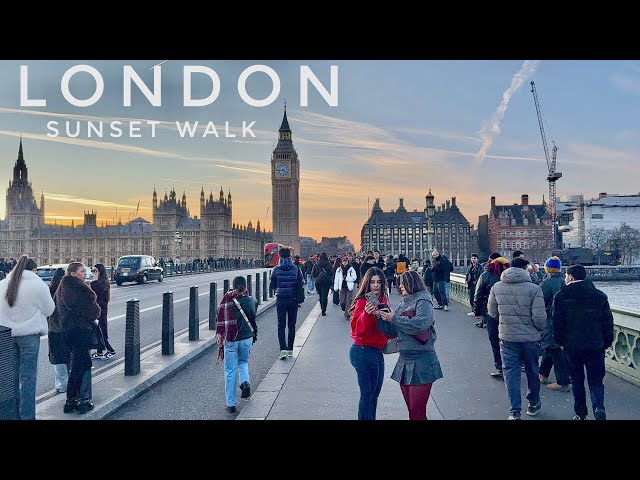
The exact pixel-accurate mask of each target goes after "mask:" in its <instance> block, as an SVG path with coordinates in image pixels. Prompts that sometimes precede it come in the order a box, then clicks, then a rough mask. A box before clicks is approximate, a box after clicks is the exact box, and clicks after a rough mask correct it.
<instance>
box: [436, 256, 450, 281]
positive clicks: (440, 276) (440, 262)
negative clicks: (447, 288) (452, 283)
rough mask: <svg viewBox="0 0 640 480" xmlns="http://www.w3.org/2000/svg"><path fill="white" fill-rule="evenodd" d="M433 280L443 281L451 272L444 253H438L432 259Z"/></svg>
mask: <svg viewBox="0 0 640 480" xmlns="http://www.w3.org/2000/svg"><path fill="white" fill-rule="evenodd" d="M432 265H433V269H432V272H433V281H434V282H445V281H446V280H447V278H448V277H449V274H450V272H451V270H450V268H451V262H449V259H448V258H447V257H445V256H444V255H439V256H438V257H436V258H435V259H434V260H433V263H432Z"/></svg>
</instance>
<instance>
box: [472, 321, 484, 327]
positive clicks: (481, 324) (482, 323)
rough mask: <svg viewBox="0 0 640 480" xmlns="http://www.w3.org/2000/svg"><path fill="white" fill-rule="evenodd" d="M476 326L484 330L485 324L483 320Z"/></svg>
mask: <svg viewBox="0 0 640 480" xmlns="http://www.w3.org/2000/svg"><path fill="white" fill-rule="evenodd" d="M474 325H475V326H476V327H478V328H484V322H483V321H482V320H478V321H477V322H476V323H474Z"/></svg>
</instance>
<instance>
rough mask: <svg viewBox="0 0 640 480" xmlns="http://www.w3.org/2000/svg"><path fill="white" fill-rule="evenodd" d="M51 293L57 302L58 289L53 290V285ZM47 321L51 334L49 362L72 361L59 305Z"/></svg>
mask: <svg viewBox="0 0 640 480" xmlns="http://www.w3.org/2000/svg"><path fill="white" fill-rule="evenodd" d="M49 293H50V295H51V299H52V300H53V301H54V304H55V295H56V291H55V290H51V287H49ZM47 322H48V323H49V335H48V337H47V340H48V343H49V363H51V365H61V364H66V365H68V364H69V363H70V362H71V352H70V350H69V346H68V345H67V342H65V341H64V333H63V330H62V325H60V314H59V313H58V308H57V307H56V309H55V310H54V311H53V313H52V314H51V315H49V318H47Z"/></svg>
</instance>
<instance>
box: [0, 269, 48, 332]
mask: <svg viewBox="0 0 640 480" xmlns="http://www.w3.org/2000/svg"><path fill="white" fill-rule="evenodd" d="M14 272H15V270H14V271H12V272H10V273H9V275H7V277H6V278H5V279H4V280H2V281H0V325H3V326H5V327H9V328H10V329H11V336H12V337H23V336H25V335H35V334H38V335H41V336H42V335H46V334H47V330H48V327H47V317H48V316H49V315H51V314H52V313H53V311H54V310H55V308H56V306H55V304H54V303H53V300H52V299H51V294H50V293H49V288H47V285H46V284H45V283H44V282H43V281H42V279H41V278H40V277H39V276H38V275H36V274H35V273H33V272H32V271H30V270H25V271H23V272H22V278H21V279H20V285H19V287H18V295H17V296H16V303H15V304H14V305H13V307H9V304H8V303H7V299H6V294H7V288H8V286H9V282H10V281H11V278H12V277H13V274H14Z"/></svg>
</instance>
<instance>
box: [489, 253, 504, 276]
mask: <svg viewBox="0 0 640 480" xmlns="http://www.w3.org/2000/svg"><path fill="white" fill-rule="evenodd" d="M507 268H509V261H508V260H507V259H506V258H504V257H499V258H496V259H495V260H493V261H491V262H489V263H487V265H486V266H485V267H484V269H485V270H486V271H487V272H491V273H492V274H493V275H495V276H496V277H499V276H500V274H501V273H502V272H504V271H505V270H506V269H507Z"/></svg>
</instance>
